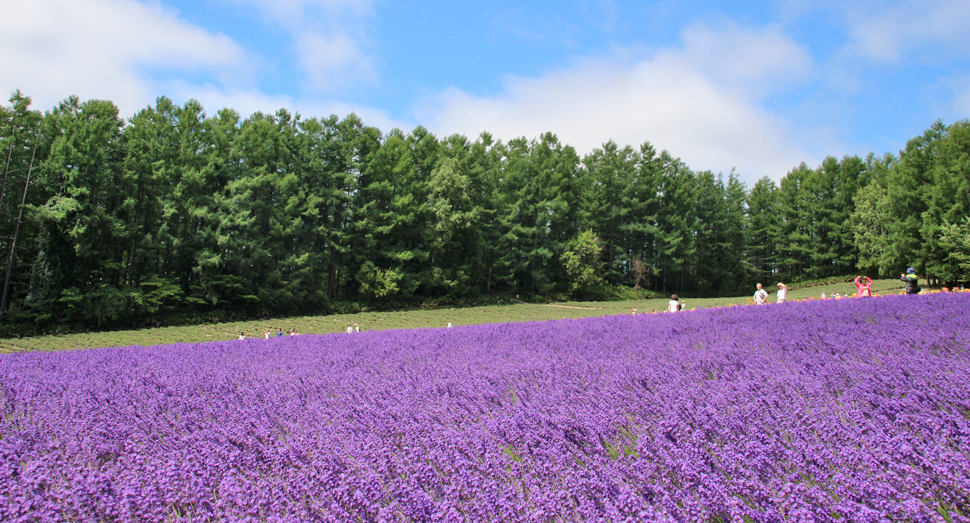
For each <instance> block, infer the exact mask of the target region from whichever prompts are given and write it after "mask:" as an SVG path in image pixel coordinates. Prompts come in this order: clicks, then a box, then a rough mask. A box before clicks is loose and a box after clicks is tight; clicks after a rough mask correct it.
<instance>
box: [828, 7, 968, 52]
mask: <svg viewBox="0 0 970 523" xmlns="http://www.w3.org/2000/svg"><path fill="white" fill-rule="evenodd" d="M845 8H846V10H847V11H848V19H849V24H850V29H849V36H850V37H851V38H852V40H853V44H852V46H851V47H850V49H851V51H852V52H854V53H855V54H858V55H862V56H865V57H868V58H871V59H875V60H880V61H890V62H892V61H896V60H898V59H900V58H901V56H902V54H903V53H906V52H907V51H911V50H919V49H921V48H929V49H932V50H934V51H935V52H939V51H940V50H946V51H948V52H949V53H953V54H956V55H957V56H960V57H967V56H970V32H968V31H967V27H968V26H970V2H967V1H966V0H905V1H902V2H895V3H883V2H879V3H876V4H868V3H864V4H849V5H847V6H846V7H845Z"/></svg>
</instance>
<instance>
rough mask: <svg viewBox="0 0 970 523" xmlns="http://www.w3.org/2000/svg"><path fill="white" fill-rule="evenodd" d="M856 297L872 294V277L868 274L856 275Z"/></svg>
mask: <svg viewBox="0 0 970 523" xmlns="http://www.w3.org/2000/svg"><path fill="white" fill-rule="evenodd" d="M855 288H856V293H855V297H856V298H862V297H863V296H866V297H870V296H872V279H871V278H869V277H868V276H856V278H855Z"/></svg>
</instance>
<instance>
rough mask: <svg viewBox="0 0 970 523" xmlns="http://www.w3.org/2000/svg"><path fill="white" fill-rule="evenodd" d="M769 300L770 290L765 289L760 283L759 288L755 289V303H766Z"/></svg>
mask: <svg viewBox="0 0 970 523" xmlns="http://www.w3.org/2000/svg"><path fill="white" fill-rule="evenodd" d="M767 300H768V291H766V290H764V289H763V288H762V287H761V284H760V283H759V284H758V290H756V291H754V304H755V305H764V304H765V303H767Z"/></svg>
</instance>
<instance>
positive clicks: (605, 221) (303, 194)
mask: <svg viewBox="0 0 970 523" xmlns="http://www.w3.org/2000/svg"><path fill="white" fill-rule="evenodd" d="M8 102H9V105H2V106H0V153H2V159H0V161H3V164H2V171H3V181H2V187H0V238H2V241H0V252H2V253H3V258H2V259H3V261H5V262H7V263H5V264H4V271H5V274H6V277H5V279H4V292H3V300H2V304H0V335H6V336H10V335H18V334H28V333H35V332H61V331H68V330H77V329H109V328H118V327H129V326H140V325H155V324H165V323H177V322H186V321H194V320H197V319H199V318H217V319H218V318H230V317H232V318H245V317H262V316H282V315H287V314H297V313H300V314H318V313H327V312H334V311H343V310H349V309H355V308H356V309H366V308H372V309H375V308H378V309H379V308H394V307H406V306H420V305H421V304H428V303H454V304H464V303H486V302H490V301H492V302H501V301H508V300H511V299H515V298H521V299H526V300H537V301H541V300H549V301H551V300H565V299H570V298H583V299H610V298H614V297H629V296H631V295H650V294H651V293H663V294H669V293H672V292H677V293H680V294H681V295H688V296H719V295H739V294H746V293H747V292H748V291H750V290H751V289H752V287H753V285H754V283H755V282H764V283H765V284H766V285H773V284H774V283H775V282H776V281H785V282H798V281H804V280H813V279H824V278H830V277H839V276H847V275H855V274H868V275H869V276H872V277H876V276H883V277H894V276H895V277H898V276H899V274H900V273H901V272H903V271H905V270H906V268H907V267H910V266H912V267H915V268H916V269H917V272H918V274H920V275H921V277H924V278H928V279H931V280H936V281H938V282H940V283H943V284H954V283H959V282H967V281H970V212H968V209H970V121H967V120H963V121H958V122H956V123H953V124H950V125H945V124H944V123H943V122H942V121H938V122H935V123H932V125H930V127H929V128H928V129H927V130H926V131H925V132H924V133H923V134H922V135H921V136H917V137H915V138H912V139H911V140H909V142H908V143H906V144H905V148H904V149H902V150H900V151H898V153H896V154H893V153H885V154H883V155H882V156H877V155H876V154H874V153H870V154H869V155H868V156H867V157H866V158H860V157H858V156H844V157H842V158H841V159H839V158H836V157H834V156H831V157H828V158H826V159H825V160H824V161H823V162H822V163H821V165H819V166H817V167H811V166H808V165H806V164H805V163H802V164H801V165H800V166H797V167H796V168H794V169H792V170H791V171H790V172H788V173H787V174H785V175H784V176H782V177H781V178H780V181H779V182H778V183H776V182H775V181H774V180H772V179H770V178H768V177H765V178H762V179H761V180H759V181H758V182H757V183H755V184H754V185H753V186H752V187H750V188H749V187H746V185H745V184H744V183H742V182H741V181H740V180H739V177H738V175H737V173H735V172H733V171H732V172H731V173H729V174H727V175H724V174H723V173H718V174H715V173H713V172H710V171H693V170H691V169H690V168H689V166H687V165H686V164H685V163H684V162H683V161H681V160H680V159H678V158H677V157H675V156H673V155H672V154H671V153H670V152H668V151H666V150H661V151H657V150H656V149H655V148H654V147H653V146H652V145H651V144H650V142H644V143H643V144H641V145H639V146H638V147H634V146H629V145H619V144H616V143H614V142H613V141H606V142H605V143H604V144H603V146H602V147H601V148H598V149H596V150H594V151H592V152H590V153H588V154H586V155H583V156H581V155H580V154H578V153H577V151H576V150H575V149H574V148H573V147H571V146H569V145H568V144H565V143H562V142H560V141H559V139H558V138H557V137H556V135H555V134H553V133H546V134H543V135H541V136H539V137H536V138H531V139H530V138H525V137H523V138H517V139H513V140H509V141H508V142H504V143H503V142H502V141H500V140H496V139H495V138H493V137H492V136H491V135H490V134H489V133H488V132H482V134H481V135H479V136H478V137H476V138H475V139H474V140H471V139H469V138H468V137H465V136H462V135H452V136H446V137H436V136H435V135H433V134H432V133H430V132H429V131H428V130H427V129H425V128H423V127H417V128H415V129H414V130H412V131H411V132H409V133H404V132H402V131H401V130H398V129H392V130H390V131H389V132H383V131H381V130H380V129H377V128H375V127H370V126H367V125H365V123H364V122H362V121H361V120H360V119H359V118H358V117H357V116H356V115H354V114H350V115H348V116H346V117H345V118H343V119H341V118H338V117H337V116H335V115H331V116H329V117H326V118H304V117H303V116H301V115H299V114H292V113H290V112H288V111H287V110H285V109H280V110H279V111H277V112H276V113H275V114H264V113H260V112H257V113H255V114H253V115H251V116H249V117H247V118H243V117H242V116H241V115H240V114H239V113H238V112H236V111H234V110H232V109H229V108H225V109H221V110H219V111H217V112H216V113H214V114H211V115H210V114H208V113H207V112H206V111H205V109H204V108H203V107H202V106H201V104H199V103H198V102H196V101H194V100H190V101H188V102H186V103H185V104H184V105H177V104H175V103H173V102H172V101H171V100H170V99H168V98H165V97H161V98H158V99H157V101H156V103H155V105H154V106H153V107H146V108H145V109H142V110H141V111H139V112H138V113H137V114H135V115H134V116H132V117H130V118H127V119H126V118H123V117H121V116H120V115H119V110H118V108H117V107H116V106H115V105H114V104H113V103H112V102H110V101H104V100H89V101H83V102H82V101H81V100H79V99H78V98H77V97H69V98H67V99H65V100H64V101H63V102H61V103H59V104H58V105H57V106H56V107H54V108H53V109H51V110H49V111H45V112H41V111H39V110H37V109H34V108H32V107H31V105H32V104H31V100H30V98H29V96H27V95H25V94H24V93H21V92H20V91H16V92H14V93H13V94H12V95H11V97H10V98H9V100H8ZM607 138H608V137H604V139H607ZM752 292H753V291H752ZM631 293H632V294H631Z"/></svg>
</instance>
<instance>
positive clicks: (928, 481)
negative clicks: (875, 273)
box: [0, 293, 970, 522]
mask: <svg viewBox="0 0 970 523" xmlns="http://www.w3.org/2000/svg"><path fill="white" fill-rule="evenodd" d="M968 311H970V293H967V294H958V295H942V294H940V295H932V296H916V297H905V296H904V297H894V298H881V299H860V300H843V301H840V302H838V303H830V302H804V303H792V304H787V305H783V306H771V307H733V308H728V309H720V310H700V311H694V312H691V313H687V314H669V315H650V316H637V317H631V316H619V317H611V318H598V319H585V320H564V321H556V322H545V323H527V324H505V325H481V326H474V327H465V328H455V329H439V330H431V329H425V330H414V331H385V332H369V333H363V334H361V335H357V336H346V335H328V336H300V337H293V338H279V339H273V340H269V341H267V340H261V339H260V340H245V341H232V342H222V343H208V344H201V345H198V344H197V345H190V344H184V345H174V346H161V347H127V348H118V349H98V350H85V351H72V352H60V353H46V354H41V353H34V354H20V355H15V356H7V357H3V358H0V410H2V414H3V418H2V423H0V520H3V521H65V520H69V521H163V520H170V521H247V520H248V521H484V520H488V521H553V520H555V521H559V520H567V521H594V520H606V521H620V520H624V519H629V520H655V521H664V520H670V521H743V520H748V521H752V520H753V521H759V522H761V521H764V522H772V521H811V520H817V521H832V520H837V519H840V518H841V520H843V521H885V520H892V521H933V520H938V521H944V516H945V517H946V518H950V519H952V520H962V521H967V520H968V513H970V455H968V449H970V354H968V346H970V313H968Z"/></svg>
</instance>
